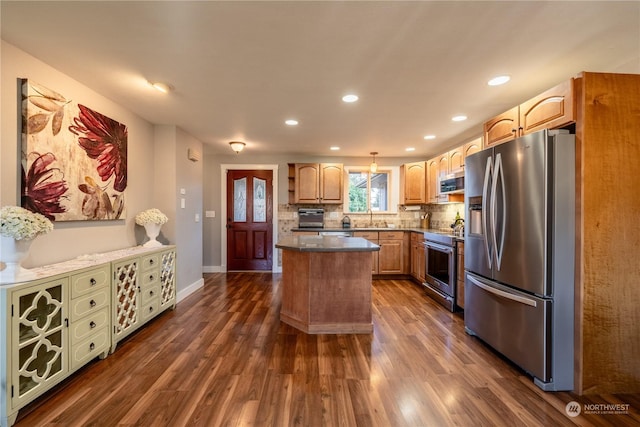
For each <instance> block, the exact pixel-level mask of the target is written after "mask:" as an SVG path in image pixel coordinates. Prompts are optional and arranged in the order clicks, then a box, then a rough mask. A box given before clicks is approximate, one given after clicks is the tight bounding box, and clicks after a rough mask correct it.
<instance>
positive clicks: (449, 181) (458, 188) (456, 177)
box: [440, 172, 464, 194]
mask: <svg viewBox="0 0 640 427" xmlns="http://www.w3.org/2000/svg"><path fill="white" fill-rule="evenodd" d="M456 193H464V172H458V173H452V174H449V175H445V176H444V177H442V178H441V179H440V194H456Z"/></svg>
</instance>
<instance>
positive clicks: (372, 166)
mask: <svg viewBox="0 0 640 427" xmlns="http://www.w3.org/2000/svg"><path fill="white" fill-rule="evenodd" d="M369 154H371V155H372V156H373V161H372V162H371V164H370V165H369V170H370V171H371V173H376V172H377V171H378V164H377V163H376V155H377V154H378V152H377V151H372V152H371V153H369Z"/></svg>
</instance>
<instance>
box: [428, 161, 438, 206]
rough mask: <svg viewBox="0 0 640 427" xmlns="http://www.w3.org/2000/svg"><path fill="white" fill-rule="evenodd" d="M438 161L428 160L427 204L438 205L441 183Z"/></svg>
mask: <svg viewBox="0 0 640 427" xmlns="http://www.w3.org/2000/svg"><path fill="white" fill-rule="evenodd" d="M438 160H439V158H437V157H434V158H433V159H430V160H427V203H437V202H438V195H439V194H440V181H439V179H438Z"/></svg>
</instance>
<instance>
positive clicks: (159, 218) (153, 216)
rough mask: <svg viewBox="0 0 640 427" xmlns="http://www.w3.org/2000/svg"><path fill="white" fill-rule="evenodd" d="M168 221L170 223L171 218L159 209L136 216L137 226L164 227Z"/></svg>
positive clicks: (148, 210) (149, 210) (152, 209)
mask: <svg viewBox="0 0 640 427" xmlns="http://www.w3.org/2000/svg"><path fill="white" fill-rule="evenodd" d="M167 221H169V218H167V216H166V215H165V214H163V213H162V212H160V210H159V209H156V208H151V209H147V210H146V211H142V212H140V213H139V214H138V215H136V224H138V225H145V224H158V225H162V224H164V223H166V222H167Z"/></svg>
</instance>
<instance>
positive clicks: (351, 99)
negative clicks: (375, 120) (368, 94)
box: [342, 94, 358, 103]
mask: <svg viewBox="0 0 640 427" xmlns="http://www.w3.org/2000/svg"><path fill="white" fill-rule="evenodd" d="M342 100H343V101H344V102H349V103H351V102H356V101H357V100H358V95H354V94H349V95H345V96H343V97H342Z"/></svg>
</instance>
